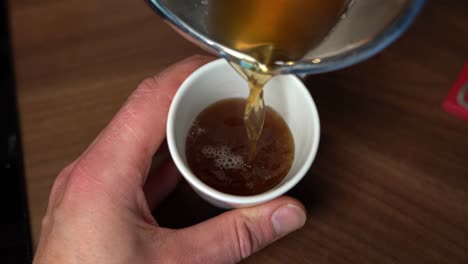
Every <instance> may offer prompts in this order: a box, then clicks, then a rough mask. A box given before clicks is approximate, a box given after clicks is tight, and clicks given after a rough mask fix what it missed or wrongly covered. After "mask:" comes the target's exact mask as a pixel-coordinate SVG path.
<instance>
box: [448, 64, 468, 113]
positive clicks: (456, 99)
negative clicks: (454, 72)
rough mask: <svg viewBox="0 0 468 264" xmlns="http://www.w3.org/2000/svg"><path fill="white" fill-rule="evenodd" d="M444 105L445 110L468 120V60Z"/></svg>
mask: <svg viewBox="0 0 468 264" xmlns="http://www.w3.org/2000/svg"><path fill="white" fill-rule="evenodd" d="M442 106H443V108H444V109H445V111H447V112H449V113H451V114H453V115H455V116H458V117H460V118H463V119H465V120H468V62H467V63H465V67H464V68H463V70H462V71H461V73H460V76H459V77H458V79H457V81H456V82H455V84H454V85H453V87H452V89H451V90H450V93H449V94H448V96H447V98H446V99H445V101H444V103H443V105H442Z"/></svg>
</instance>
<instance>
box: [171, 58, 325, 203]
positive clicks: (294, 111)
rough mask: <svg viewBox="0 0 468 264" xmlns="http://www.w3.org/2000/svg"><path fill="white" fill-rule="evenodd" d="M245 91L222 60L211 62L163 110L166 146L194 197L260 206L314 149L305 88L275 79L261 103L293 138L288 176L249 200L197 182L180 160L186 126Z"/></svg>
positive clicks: (315, 121) (300, 169) (314, 117)
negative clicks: (166, 112)
mask: <svg viewBox="0 0 468 264" xmlns="http://www.w3.org/2000/svg"><path fill="white" fill-rule="evenodd" d="M248 92H249V89H248V85H247V83H246V81H245V80H244V79H242V78H241V77H240V76H239V75H238V74H237V73H236V72H235V71H234V69H232V68H231V66H230V65H229V64H228V63H227V62H226V61H225V60H217V61H214V62H211V63H209V64H207V65H205V66H203V67H202V68H200V69H199V70H197V71H196V72H195V73H193V74H192V75H191V76H190V77H189V78H188V79H187V80H186V81H185V82H184V83H183V84H182V86H181V87H180V88H179V90H178V92H177V94H176V96H175V97H174V100H173V102H172V105H171V109H170V111H169V118H168V128H167V130H168V131H167V134H168V143H169V148H170V152H171V155H172V157H173V159H174V162H175V163H176V165H177V167H178V168H179V170H180V171H181V173H182V174H183V176H184V177H185V179H187V181H188V182H189V183H190V184H191V185H192V187H194V188H195V189H196V190H197V191H198V192H201V193H203V194H205V195H208V196H214V197H215V198H216V199H218V200H221V201H224V202H228V203H235V204H245V203H248V204H252V203H260V202H264V201H266V200H268V199H273V198H275V197H277V196H280V195H281V194H283V193H285V192H286V191H288V190H289V189H290V188H292V187H293V186H294V185H295V184H296V183H297V182H298V181H299V180H300V179H302V177H303V176H304V175H305V173H306V172H307V171H308V169H309V167H310V165H311V163H312V161H313V159H314V157H315V154H316V152H317V148H318V142H319V131H320V122H319V118H318V113H317V109H316V107H315V103H314V102H313V100H312V97H311V96H310V94H309V92H308V90H307V88H306V87H305V86H304V85H303V83H302V82H301V81H300V80H299V79H298V78H297V77H295V76H292V75H282V76H277V77H275V78H274V79H272V80H271V81H270V82H269V83H268V84H267V85H266V87H265V88H264V98H265V104H266V105H268V106H270V107H272V108H273V109H274V110H275V111H276V112H277V113H278V114H280V115H281V117H282V118H283V119H284V121H285V122H286V123H287V125H288V126H289V129H290V130H291V133H292V135H293V139H294V148H295V153H294V161H293V164H292V167H291V169H290V171H289V173H288V175H287V176H286V177H285V178H284V179H283V181H282V182H281V183H279V184H278V185H277V186H275V187H274V188H273V189H271V190H269V191H267V192H265V193H262V194H257V195H253V196H235V195H230V194H225V193H221V192H219V191H217V190H215V189H213V188H211V187H209V186H208V185H206V184H204V183H203V182H202V181H200V180H199V179H198V178H197V177H196V176H195V175H194V174H193V173H192V172H191V170H190V168H189V166H188V164H187V160H186V155H185V144H186V138H187V134H188V131H189V129H190V127H191V126H192V124H193V122H194V120H195V119H196V117H197V115H198V114H199V113H200V112H201V111H203V110H204V109H205V108H206V107H208V106H209V105H211V104H213V103H215V102H217V101H219V100H223V99H227V98H247V96H248Z"/></svg>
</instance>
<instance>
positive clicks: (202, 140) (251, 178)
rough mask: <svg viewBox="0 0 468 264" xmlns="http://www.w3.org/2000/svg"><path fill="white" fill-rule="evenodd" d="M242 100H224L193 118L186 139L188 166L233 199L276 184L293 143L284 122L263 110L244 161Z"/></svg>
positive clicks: (289, 159) (245, 139)
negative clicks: (258, 131) (258, 130)
mask: <svg viewBox="0 0 468 264" xmlns="http://www.w3.org/2000/svg"><path fill="white" fill-rule="evenodd" d="M245 104H246V100H245V99H225V100H221V101H219V102H216V103H214V104H212V105H210V106H208V107H207V108H206V109H205V110H203V111H202V112H201V113H200V114H199V115H198V116H197V118H196V119H195V121H194V123H193V124H192V127H191V128H190V130H189V133H188V136H187V140H186V157H187V163H188V165H189V167H190V169H191V170H192V172H193V173H194V174H195V176H197V177H198V178H199V179H200V180H201V181H203V182H204V183H205V184H207V185H208V186H210V187H212V188H214V189H216V190H218V191H221V192H224V193H228V194H233V195H242V196H247V195H255V194H259V193H263V192H265V191H268V190H270V189H272V188H273V187H275V186H276V185H277V184H279V183H280V182H281V181H282V180H283V179H284V177H285V176H286V175H287V174H288V172H289V170H290V169H291V165H292V162H293V160H294V139H293V137H292V134H291V131H290V130H289V127H288V126H287V124H286V122H285V121H284V120H283V119H282V118H281V116H280V115H279V114H278V113H276V112H275V111H274V110H273V109H272V108H271V107H269V106H268V107H266V112H265V122H264V126H263V131H262V134H261V136H260V137H259V139H258V141H257V146H256V155H255V157H254V158H253V159H252V160H250V161H249V149H250V141H249V138H248V136H247V133H246V129H245V124H244V118H243V114H244V109H245Z"/></svg>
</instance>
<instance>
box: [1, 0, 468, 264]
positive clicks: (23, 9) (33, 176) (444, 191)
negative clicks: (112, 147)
mask: <svg viewBox="0 0 468 264" xmlns="http://www.w3.org/2000/svg"><path fill="white" fill-rule="evenodd" d="M10 7H11V24H12V29H13V43H14V49H15V54H14V55H15V63H16V73H17V80H18V94H19V105H20V113H21V125H22V131H23V143H24V153H25V164H26V175H27V183H28V190H29V205H30V210H31V217H32V219H31V222H32V228H33V235H34V240H35V241H37V239H38V234H39V229H40V222H41V218H42V216H43V214H44V212H45V209H46V205H47V198H48V195H49V190H50V187H51V185H52V183H53V180H54V177H55V176H56V175H57V173H58V172H59V171H60V170H61V168H63V167H64V166H65V165H66V164H67V163H69V162H71V161H72V160H73V159H74V158H76V157H77V156H78V155H79V154H80V153H81V152H82V151H83V150H84V149H85V147H86V146H87V145H88V144H89V143H90V142H91V141H92V140H93V138H94V137H95V136H96V135H97V134H98V132H99V131H100V130H101V129H102V128H103V127H104V126H105V125H106V123H107V122H108V121H109V120H110V118H111V117H112V115H113V114H114V113H115V112H116V111H117V109H118V108H119V106H120V105H121V104H122V102H123V101H124V100H125V98H126V97H127V96H128V95H129V93H130V92H132V90H133V89H134V88H135V87H136V85H137V84H138V83H139V81H140V80H142V79H144V78H145V77H147V76H151V75H153V74H155V73H157V72H158V71H160V70H162V69H163V68H165V67H167V66H168V65H170V64H172V63H174V62H176V61H178V60H179V59H182V58H184V57H187V56H189V55H191V54H194V53H200V52H201V51H200V50H199V49H198V48H196V47H194V46H193V45H192V44H190V43H188V42H186V41H184V40H183V39H182V38H181V37H179V36H178V35H177V34H176V33H174V32H173V31H172V30H171V29H170V28H169V27H168V26H167V25H165V24H164V23H163V22H162V21H161V20H160V19H159V17H157V16H156V15H155V14H154V13H153V12H152V11H151V10H150V9H149V8H148V7H147V6H146V4H145V3H144V1H126V0H113V1H111V0H100V1H95V0H42V1H31V0H14V1H10ZM467 59H468V1H466V0H447V1H436V0H432V1H431V0H429V1H428V3H427V6H426V7H425V9H424V10H423V12H422V14H421V15H420V16H419V18H418V20H417V21H416V23H415V24H414V25H413V27H412V28H411V29H410V30H409V32H407V34H405V36H404V37H403V38H401V39H400V40H398V41H397V42H396V43H395V44H393V45H392V46H391V47H390V48H388V49H387V50H385V51H384V52H382V53H380V54H379V55H378V56H376V57H374V58H372V59H371V60H368V61H366V62H364V63H361V64H359V65H356V66H353V67H351V68H348V69H346V70H342V71H339V72H334V73H329V74H322V75H318V76H312V77H310V78H309V79H308V80H307V81H306V83H307V85H308V87H310V91H311V94H312V95H313V97H314V99H315V101H316V103H317V105H318V109H319V112H320V116H321V122H322V141H321V145H320V148H319V152H318V156H317V159H316V161H315V163H314V164H313V167H312V169H311V170H310V173H309V174H308V175H307V176H306V177H305V179H304V180H303V181H302V182H301V183H300V184H299V185H298V186H297V187H296V188H295V189H294V190H293V191H292V192H291V193H290V194H291V195H293V196H295V197H297V198H299V199H300V200H301V201H303V202H304V204H305V205H306V207H307V209H308V221H307V223H306V225H305V227H304V228H303V229H301V230H300V231H298V232H295V233H294V234H292V235H290V236H288V237H286V238H284V239H282V240H280V241H279V242H277V243H275V244H274V245H271V246H270V247H268V248H266V249H265V250H263V251H261V252H260V253H258V254H256V255H255V256H253V257H251V258H250V259H248V260H246V261H245V262H246V263H328V262H329V263H468V122H466V121H462V120H460V119H457V118H455V117H453V116H451V115H449V114H447V113H445V112H444V111H443V110H442V109H441V102H442V101H443V99H444V98H445V96H446V95H447V93H448V91H449V89H450V87H451V85H452V84H453V82H454V80H455V79H456V77H457V75H458V73H459V71H460V70H461V68H462V66H463V63H464V60H467ZM219 213H220V211H219V210H217V209H216V208H213V207H211V206H210V205H208V204H206V203H205V202H203V201H202V200H201V199H199V198H198V197H197V196H196V194H194V192H193V191H191V189H190V188H189V187H188V186H187V184H185V183H181V184H180V185H179V187H178V188H177V189H176V191H175V192H174V193H173V194H172V195H171V196H170V197H169V198H168V199H167V200H166V201H165V202H164V203H163V204H162V205H161V206H160V208H159V210H158V211H157V212H156V217H157V219H158V220H159V221H160V223H161V224H162V225H166V226H168V227H183V226H187V225H191V224H193V223H197V222H199V221H202V220H204V219H207V218H209V217H212V216H214V215H216V214H219Z"/></svg>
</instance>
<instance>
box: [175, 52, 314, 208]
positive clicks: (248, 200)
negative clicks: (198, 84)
mask: <svg viewBox="0 0 468 264" xmlns="http://www.w3.org/2000/svg"><path fill="white" fill-rule="evenodd" d="M225 63H226V64H227V62H226V60H225V59H217V60H215V61H212V62H210V63H207V64H205V65H204V66H202V67H200V68H199V69H197V70H196V71H195V72H193V73H192V74H191V75H190V76H189V77H188V78H187V79H186V80H185V81H184V82H183V83H182V84H181V86H180V87H179V89H178V90H177V92H176V94H175V96H174V98H173V100H172V103H171V105H170V108H169V113H168V118H167V127H166V134H167V143H168V146H169V152H170V154H171V157H172V159H173V161H174V163H175V164H176V166H177V168H178V169H179V171H180V172H181V174H182V176H183V177H184V178H185V179H186V180H187V181H188V182H189V183H190V184H191V185H192V186H193V187H194V188H195V189H197V190H198V191H201V192H202V193H204V194H205V195H207V196H210V197H212V198H214V199H217V200H219V201H223V202H225V203H228V204H258V203H262V202H265V201H269V200H272V199H274V198H276V197H279V196H281V195H283V194H284V193H286V192H287V191H289V190H290V189H291V188H293V187H294V186H295V185H296V184H297V183H298V182H299V181H300V180H302V178H303V177H304V176H305V175H306V173H307V171H308V170H309V168H310V167H311V165H312V162H313V161H314V159H315V156H316V154H317V151H318V146H319V142H320V119H319V115H318V111H317V107H316V104H315V102H314V100H313V98H312V96H311V95H310V93H309V91H308V90H307V88H306V86H305V85H304V84H303V83H302V81H301V80H300V79H299V78H298V77H297V76H295V75H286V76H289V77H291V81H292V82H294V83H295V84H296V86H299V87H298V88H299V90H300V93H301V94H302V96H304V97H305V98H306V100H307V101H308V105H309V107H310V108H311V111H312V112H311V115H312V119H313V120H316V121H315V123H316V124H315V125H314V126H313V132H314V135H316V136H314V138H313V139H312V149H311V151H310V152H309V153H308V155H307V157H306V160H305V163H304V165H303V166H302V167H301V168H300V169H299V171H298V172H297V173H296V174H295V175H294V176H293V177H292V178H291V179H289V180H288V181H287V182H286V183H284V184H282V185H280V186H279V187H274V188H273V189H270V190H268V191H266V192H263V193H260V194H255V195H250V196H239V195H233V194H227V193H223V192H220V191H218V190H216V189H214V188H212V187H210V186H208V185H207V184H205V183H204V182H202V181H201V180H200V179H199V178H198V177H197V176H196V175H195V174H194V173H192V171H191V170H190V168H189V167H188V165H186V164H185V162H183V161H182V158H181V156H180V154H179V151H178V149H177V144H176V142H175V138H174V135H175V124H176V120H175V116H176V112H177V110H178V107H180V106H181V104H180V103H181V101H182V99H183V97H184V95H185V93H186V91H187V89H188V88H189V87H190V85H191V83H192V82H193V81H195V80H197V79H198V78H200V77H201V76H203V75H204V74H206V72H209V71H210V70H212V69H213V68H216V67H220V66H221V65H222V64H225Z"/></svg>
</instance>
